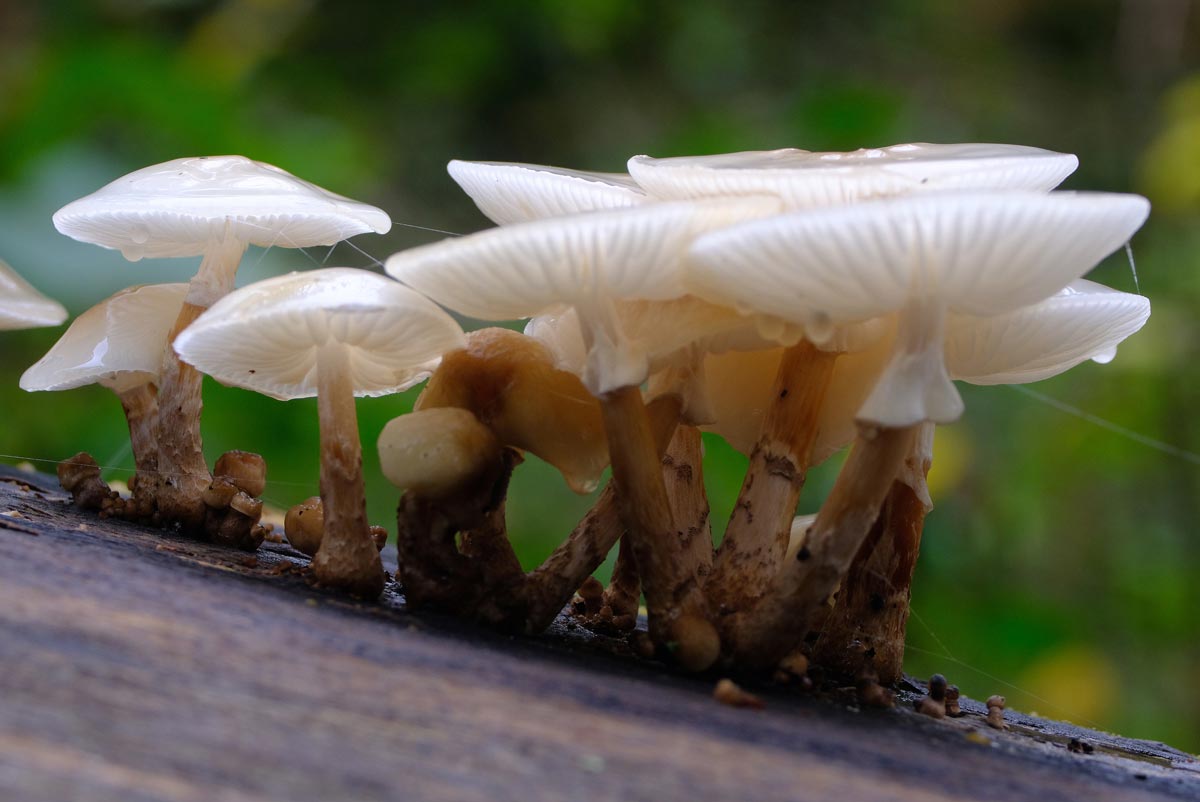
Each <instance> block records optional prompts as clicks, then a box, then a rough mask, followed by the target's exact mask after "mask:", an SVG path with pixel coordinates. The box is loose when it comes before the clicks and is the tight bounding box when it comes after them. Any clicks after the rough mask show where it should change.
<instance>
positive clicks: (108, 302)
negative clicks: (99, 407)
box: [21, 284, 188, 392]
mask: <svg viewBox="0 0 1200 802" xmlns="http://www.w3.org/2000/svg"><path fill="white" fill-rule="evenodd" d="M187 291H188V285H187V284H146V285H143V286H138V287H130V288H128V289H124V290H121V291H120V292H118V293H116V294H114V295H113V296H112V297H110V298H107V299H105V300H104V301H101V302H100V303H98V304H96V305H95V306H93V307H92V308H91V309H89V310H87V311H86V312H84V313H83V314H82V315H80V316H79V317H77V318H75V320H73V321H72V322H71V325H70V326H69V327H68V328H67V330H66V331H65V332H64V333H63V335H62V337H60V338H59V340H58V342H56V343H55V344H54V346H53V347H52V348H51V349H50V350H49V351H47V352H46V355H45V356H43V357H42V358H41V359H39V360H38V361H37V362H36V363H34V365H33V366H31V367H30V368H29V369H28V370H26V371H25V373H24V375H22V376H21V389H22V390H28V391H37V390H70V389H72V388H74V387H82V386H84V385H87V384H102V385H104V386H105V387H109V388H111V389H113V390H115V391H117V392H121V391H122V390H126V389H129V388H130V387H133V386H134V385H137V384H143V383H145V382H152V381H155V380H156V379H157V377H158V372H159V368H160V367H161V364H162V349H163V345H164V344H165V343H166V341H167V336H168V335H169V334H170V332H171V327H172V326H173V325H174V323H175V318H176V317H178V315H179V309H180V307H181V306H183V298H184V296H185V295H186V294H187Z"/></svg>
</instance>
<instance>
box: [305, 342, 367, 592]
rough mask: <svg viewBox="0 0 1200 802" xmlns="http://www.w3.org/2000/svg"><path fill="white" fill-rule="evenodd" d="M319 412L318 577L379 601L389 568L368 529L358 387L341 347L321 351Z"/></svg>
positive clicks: (335, 345) (315, 562)
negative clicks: (320, 528)
mask: <svg viewBox="0 0 1200 802" xmlns="http://www.w3.org/2000/svg"><path fill="white" fill-rule="evenodd" d="M317 410H318V414H319V417H320V426H321V502H322V505H323V508H324V524H325V526H324V532H323V534H322V536H321V547H320V549H319V550H318V551H317V554H316V556H315V557H313V561H312V567H313V572H314V573H315V574H316V576H317V579H318V580H320V581H321V583H322V584H324V585H329V586H333V587H337V588H341V589H343V590H346V591H349V592H350V593H353V594H355V595H357V596H362V597H364V598H370V599H373V598H375V597H376V596H378V595H379V594H380V593H382V592H383V563H382V562H381V561H380V559H379V550H378V549H376V548H375V543H374V541H373V540H372V539H371V534H370V530H369V527H368V526H367V503H366V496H365V493H364V490H363V476H362V444H361V443H360V442H359V439H358V414H357V411H356V410H355V406H354V382H353V379H352V376H351V374H350V367H349V362H348V359H347V354H346V348H345V346H343V345H341V344H340V343H336V342H329V343H326V344H325V345H322V346H320V348H318V350H317Z"/></svg>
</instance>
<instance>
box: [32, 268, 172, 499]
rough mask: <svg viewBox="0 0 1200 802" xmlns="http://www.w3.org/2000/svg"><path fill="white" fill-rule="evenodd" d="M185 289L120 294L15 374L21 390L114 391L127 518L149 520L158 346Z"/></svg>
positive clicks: (159, 362)
mask: <svg viewBox="0 0 1200 802" xmlns="http://www.w3.org/2000/svg"><path fill="white" fill-rule="evenodd" d="M187 291H188V285H187V284H148V285H143V286H137V287H130V288H129V289H125V290H121V291H120V292H118V293H116V294H115V295H112V296H111V297H109V298H106V299H105V300H103V301H101V302H100V303H98V304H96V305H95V306H93V307H92V308H91V309H89V310H87V311H86V312H84V313H83V314H82V315H80V316H79V317H77V318H75V320H74V321H72V323H71V325H70V326H69V327H68V328H67V330H66V331H65V332H64V333H63V335H62V337H60V338H59V340H58V342H56V343H55V344H54V345H53V346H52V347H51V348H50V350H49V351H47V352H46V355H45V356H43V357H42V358H41V359H39V360H38V361H37V362H36V363H34V364H33V365H32V366H31V367H30V368H29V369H28V370H26V371H25V373H24V374H23V375H22V376H21V389H22V390H26V391H29V392H35V391H42V390H70V389H73V388H76V387H82V386H84V385H88V384H99V385H101V386H103V387H107V388H108V389H110V390H112V391H113V392H114V393H116V395H117V398H119V399H120V401H121V408H122V409H123V410H124V411H125V420H126V422H127V423H128V424H129V440H130V443H131V444H132V446H133V458H134V464H135V465H136V466H137V473H136V474H135V475H134V477H133V479H131V480H130V483H129V486H130V489H131V490H132V491H133V494H134V500H135V503H134V504H132V505H131V506H130V508H129V509H128V510H126V511H125V514H129V515H132V516H133V517H135V518H149V516H150V515H152V514H153V512H154V493H153V488H154V486H155V485H156V484H157V479H158V387H157V385H158V377H159V370H160V368H161V367H162V349H163V347H164V345H165V344H166V342H167V337H168V335H169V334H170V332H171V327H172V325H174V323H175V319H176V318H177V317H178V316H179V310H180V307H181V306H182V305H183V298H184V295H186V294H187Z"/></svg>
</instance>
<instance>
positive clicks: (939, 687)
mask: <svg viewBox="0 0 1200 802" xmlns="http://www.w3.org/2000/svg"><path fill="white" fill-rule="evenodd" d="M913 707H914V708H915V709H916V711H917V712H918V713H921V714H922V715H926V716H929V717H930V718H945V717H946V678H945V677H943V676H942V675H941V674H934V675H933V676H932V677H930V678H929V695H928V696H926V697H924V698H923V699H919V700H918V701H916V702H914V703H913Z"/></svg>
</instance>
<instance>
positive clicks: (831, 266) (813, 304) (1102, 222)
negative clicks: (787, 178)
mask: <svg viewBox="0 0 1200 802" xmlns="http://www.w3.org/2000/svg"><path fill="white" fill-rule="evenodd" d="M1148 212H1149V203H1148V202H1147V201H1146V199H1145V198H1142V197H1139V196H1136V195H1118V194H1109V193H1053V194H1041V193H1030V192H993V193H986V194H983V193H956V192H954V193H951V192H947V193H940V194H929V195H921V196H909V197H904V198H893V199H888V200H882V201H872V202H867V203H861V204H855V205H851V206H843V207H836V208H828V209H816V210H811V211H808V212H804V213H793V214H786V215H779V216H777V217H773V218H769V219H766V220H758V221H753V222H750V223H745V224H742V225H738V226H734V227H732V228H729V229H726V230H724V231H716V232H713V233H711V234H708V235H706V236H704V237H702V238H700V239H699V240H697V241H696V243H695V245H694V246H693V249H692V259H693V271H692V274H691V275H690V276H689V279H690V286H691V288H692V290H693V292H695V293H696V294H697V295H700V296H702V297H706V298H709V299H710V300H718V301H720V302H724V303H732V304H733V305H734V306H735V307H737V308H738V309H740V310H742V311H744V312H756V313H760V314H764V313H765V314H770V315H775V316H778V317H781V318H784V319H787V320H792V321H794V322H796V323H802V324H805V323H806V324H808V326H809V327H810V328H817V329H824V328H827V327H828V325H829V324H830V323H841V322H850V321H860V320H866V319H868V318H872V317H878V316H880V315H884V314H887V313H889V312H894V311H900V312H901V313H902V314H901V321H900V329H899V331H900V333H899V336H898V338H897V341H896V342H897V345H896V351H895V356H894V358H893V360H892V362H891V363H890V364H889V366H888V368H887V369H886V370H885V372H884V375H883V376H882V378H881V379H880V382H879V384H878V385H877V387H876V390H875V392H873V393H872V395H871V396H870V397H869V398H868V399H867V402H866V403H865V404H864V406H863V408H862V409H861V410H860V413H859V414H860V417H861V418H862V419H863V420H867V421H872V422H875V423H878V424H880V425H883V426H907V425H910V424H912V423H916V422H919V421H921V420H932V421H935V422H938V423H945V422H949V421H951V420H954V419H956V418H957V417H958V416H959V415H960V414H961V412H962V400H961V398H960V397H959V396H958V393H957V392H956V391H955V390H954V387H953V385H952V384H951V383H950V380H949V377H948V375H947V374H946V367H945V362H944V359H943V354H942V346H943V334H944V321H945V315H946V313H947V311H950V312H959V313H964V314H971V315H980V316H989V315H996V314H1002V313H1004V312H1009V311H1012V310H1014V309H1017V308H1020V307H1022V306H1026V305H1028V304H1032V303H1036V302H1038V301H1041V300H1042V299H1044V298H1046V297H1048V296H1050V295H1052V294H1053V293H1055V292H1057V291H1058V290H1060V289H1062V288H1063V287H1065V286H1066V285H1067V284H1068V283H1070V282H1071V281H1072V280H1074V279H1076V278H1078V277H1079V276H1080V275H1081V274H1083V273H1085V272H1087V271H1088V270H1089V269H1091V268H1092V266H1094V265H1095V264H1096V263H1097V262H1098V261H1099V260H1100V259H1102V258H1103V257H1104V256H1106V255H1107V254H1109V253H1111V252H1112V251H1113V250H1114V249H1116V248H1117V247H1119V246H1120V245H1121V244H1122V243H1123V242H1125V241H1126V240H1128V238H1129V237H1130V236H1131V235H1132V234H1133V232H1134V231H1136V230H1137V228H1138V227H1139V226H1140V225H1141V224H1142V222H1143V221H1144V220H1145V218H1146V215H1147V214H1148Z"/></svg>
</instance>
